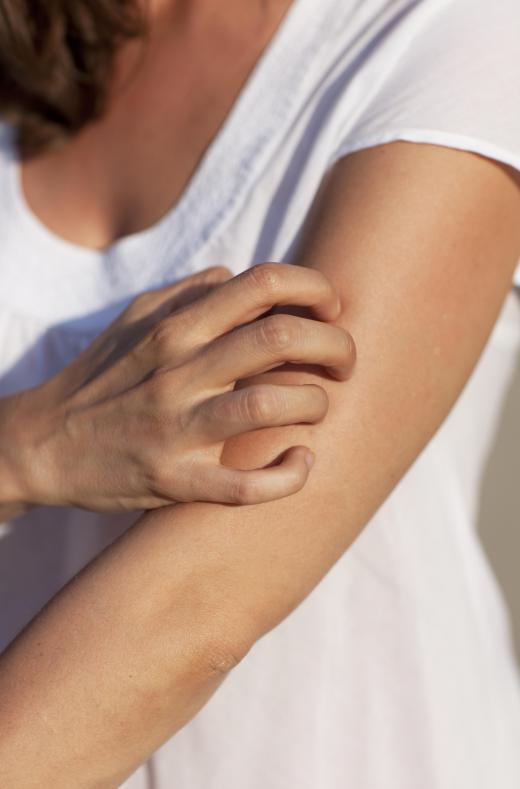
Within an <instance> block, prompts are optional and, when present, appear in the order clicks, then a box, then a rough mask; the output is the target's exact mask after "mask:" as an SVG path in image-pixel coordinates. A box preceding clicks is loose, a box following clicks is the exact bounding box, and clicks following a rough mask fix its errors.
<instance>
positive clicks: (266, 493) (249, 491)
mask: <svg viewBox="0 0 520 789" xmlns="http://www.w3.org/2000/svg"><path fill="white" fill-rule="evenodd" d="M308 453H309V450H308V449H307V448H306V447H302V446H298V447H291V448H290V449H288V450H287V451H285V452H284V453H283V456H282V460H281V462H280V463H278V464H277V465H275V466H269V467H266V468H262V469H253V470H251V471H242V470H239V469H233V468H228V467H227V466H223V465H220V466H206V467H203V468H202V469H200V474H197V489H198V490H201V491H203V495H202V497H201V498H196V496H197V494H195V500H197V501H202V500H203V501H214V502H221V503H223V504H260V503H261V502H264V501H273V500H274V499H281V498H284V497H285V496H290V495H291V494H292V493H297V492H298V491H299V490H301V489H302V488H303V486H304V485H305V483H306V481H307V478H308V476H309V471H310V466H309V465H308V464H307V462H306V460H305V458H306V456H307V454H308Z"/></svg>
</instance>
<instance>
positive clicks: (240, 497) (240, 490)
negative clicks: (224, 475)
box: [229, 474, 256, 504]
mask: <svg viewBox="0 0 520 789" xmlns="http://www.w3.org/2000/svg"><path fill="white" fill-rule="evenodd" d="M255 494H256V486H255V485H254V481H253V479H252V477H251V476H249V475H247V474H239V475H237V476H236V477H234V478H233V480H232V482H231V485H230V492H229V500H230V502H232V503H233V504H254V503H255V501H256V498H255Z"/></svg>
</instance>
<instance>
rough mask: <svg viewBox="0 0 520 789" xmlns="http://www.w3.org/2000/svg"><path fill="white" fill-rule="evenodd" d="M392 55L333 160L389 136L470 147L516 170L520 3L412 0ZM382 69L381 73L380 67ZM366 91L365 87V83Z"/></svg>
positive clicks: (507, 0)
mask: <svg viewBox="0 0 520 789" xmlns="http://www.w3.org/2000/svg"><path fill="white" fill-rule="evenodd" d="M412 5H414V6H415V8H414V9H413V11H412V12H411V13H410V14H409V18H408V19H405V18H403V21H402V30H401V31H400V30H399V23H397V24H396V26H395V32H394V35H396V36H401V41H400V42H399V56H398V57H396V58H394V59H392V58H390V59H389V62H388V63H385V58H384V52H383V50H382V51H381V53H380V57H379V61H378V63H377V68H376V69H373V73H374V74H376V76H377V82H378V85H377V89H375V90H374V91H373V93H372V95H371V96H370V98H369V100H368V101H367V102H366V104H365V106H364V107H363V110H362V112H361V113H360V114H359V116H358V117H357V119H356V120H355V122H354V123H351V124H349V123H348V122H345V125H344V128H343V130H342V131H343V133H340V135H339V143H338V146H337V148H336V150H335V153H334V156H333V161H336V160H337V159H339V158H340V157H341V156H344V155H345V154H348V153H352V152H354V151H357V150H361V149H363V148H367V147H372V146H374V145H379V144H382V143H385V142H391V141H394V140H406V141H410V142H418V143H432V144H438V145H443V146H448V147H452V148H458V149H461V150H467V151H472V152H475V153H479V154H481V155H484V156H487V157H490V158H492V159H496V160H498V161H501V162H504V163H506V164H509V165H510V166H512V167H514V168H516V169H517V170H519V171H520V0H422V2H421V0H419V2H417V3H415V4H412ZM386 66H388V68H387V70H385V73H384V75H382V70H383V69H385V67H386ZM367 89H369V88H368V86H367Z"/></svg>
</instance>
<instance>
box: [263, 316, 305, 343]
mask: <svg viewBox="0 0 520 789" xmlns="http://www.w3.org/2000/svg"><path fill="white" fill-rule="evenodd" d="M258 327H259V328H258V331H259V334H260V342H261V343H262V345H263V346H264V347H266V348H267V349H268V350H270V351H283V350H285V349H286V348H289V347H290V346H292V345H293V343H294V341H295V339H296V338H295V324H294V322H293V321H292V320H291V318H290V316H288V315H283V314H278V315H270V316H269V317H267V318H264V319H263V320H261V321H259V322H258Z"/></svg>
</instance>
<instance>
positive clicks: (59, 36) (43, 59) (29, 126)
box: [0, 0, 145, 158]
mask: <svg viewBox="0 0 520 789" xmlns="http://www.w3.org/2000/svg"><path fill="white" fill-rule="evenodd" d="M144 32H145V21H144V17H143V15H142V14H141V10H140V8H139V7H138V5H137V0H0V114H1V115H2V116H3V117H4V118H5V119H6V120H8V121H10V122H11V123H13V125H14V127H15V129H16V131H17V138H18V139H17V141H18V147H19V150H20V153H21V155H22V156H23V157H24V158H27V157H29V156H33V155H35V154H37V153H40V152H41V151H43V150H44V149H45V148H48V147H50V146H51V145H54V144H55V143H57V142H59V141H60V140H62V139H64V138H66V137H68V136H70V135H71V134H73V133H75V132H77V131H79V130H80V129H81V128H82V127H83V126H85V124H87V123H88V122H89V121H91V120H94V119H96V118H99V117H100V116H101V115H102V113H103V110H104V107H105V103H106V98H107V85H108V82H109V78H110V75H111V73H112V67H113V62H114V55H115V52H116V49H117V47H118V45H119V44H120V43H121V42H122V41H124V40H125V39H130V38H134V37H136V36H139V35H141V34H143V33H144Z"/></svg>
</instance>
